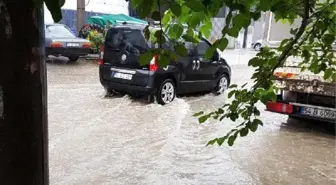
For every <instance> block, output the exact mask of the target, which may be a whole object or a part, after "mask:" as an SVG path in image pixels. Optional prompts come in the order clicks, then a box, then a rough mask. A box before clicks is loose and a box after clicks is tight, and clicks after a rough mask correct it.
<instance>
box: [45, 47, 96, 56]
mask: <svg viewBox="0 0 336 185" xmlns="http://www.w3.org/2000/svg"><path fill="white" fill-rule="evenodd" d="M90 52H91V49H90V48H48V47H47V48H46V54H47V55H62V56H85V55H88V54H90Z"/></svg>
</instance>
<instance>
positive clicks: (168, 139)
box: [47, 61, 336, 185]
mask: <svg viewBox="0 0 336 185" xmlns="http://www.w3.org/2000/svg"><path fill="white" fill-rule="evenodd" d="M237 64H238V65H234V66H232V68H233V77H232V80H233V83H239V84H243V83H245V82H246V81H248V80H249V76H250V74H251V73H252V70H251V69H249V68H248V67H247V66H246V65H244V64H242V63H237ZM47 68H48V69H47V71H48V96H49V98H48V101H49V102H48V103H49V105H48V107H49V110H48V111H49V140H50V143H49V148H50V154H49V155H50V182H51V184H52V185H72V184H73V185H77V184H78V185H96V184H97V185H100V184H106V185H110V184H111V185H114V184H127V185H129V184H130V185H131V184H141V185H142V184H151V185H152V184H153V185H154V184H155V185H175V184H176V185H184V184H185V185H203V184H204V185H215V184H222V185H227V184H228V185H230V184H238V185H249V184H266V185H268V184H270V185H278V184H279V185H280V184H286V185H287V184H293V185H300V184H304V185H313V184H321V185H322V184H323V185H326V184H335V183H336V173H335V170H336V162H335V153H336V152H335V148H336V147H335V144H336V142H335V136H334V135H333V134H329V133H328V132H326V131H325V128H324V127H322V128H321V127H320V126H316V125H317V124H319V123H307V122H305V121H297V120H291V119H289V120H287V117H286V116H283V115H279V114H274V113H269V112H264V111H262V113H261V119H262V120H263V121H264V123H265V124H264V127H261V128H260V129H259V130H258V132H256V133H253V134H250V135H249V136H247V137H244V138H239V139H238V140H237V141H236V143H235V145H234V146H233V147H228V146H227V145H224V146H222V147H218V146H211V147H205V144H206V143H207V141H208V140H210V139H212V138H214V137H218V136H222V135H224V134H226V132H227V131H228V130H229V129H230V128H231V127H233V126H234V125H235V124H237V123H233V122H231V121H228V120H224V121H223V122H222V123H218V122H216V121H214V120H210V121H208V122H207V123H205V124H202V125H200V124H198V122H197V120H196V119H195V118H193V117H192V116H191V115H192V114H193V113H195V112H198V111H200V110H205V111H211V110H214V109H216V108H218V107H219V106H221V105H223V104H224V103H225V102H226V101H227V100H226V94H224V95H221V96H214V95H212V94H206V95H198V96H188V97H179V98H177V99H175V101H174V102H172V103H171V104H168V105H166V106H161V105H158V104H148V103H146V102H145V101H142V100H136V99H132V98H130V97H128V96H124V97H113V98H105V97H104V94H105V92H104V90H103V88H102V87H101V85H100V84H99V80H98V66H97V65H96V64H93V63H88V62H85V61H80V62H79V63H77V64H63V63H59V62H58V63H54V64H48V65H47Z"/></svg>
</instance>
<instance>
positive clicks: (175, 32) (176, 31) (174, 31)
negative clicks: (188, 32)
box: [169, 24, 183, 40]
mask: <svg viewBox="0 0 336 185" xmlns="http://www.w3.org/2000/svg"><path fill="white" fill-rule="evenodd" d="M182 33H183V26H182V25H181V24H173V25H172V26H171V29H169V36H170V37H171V38H173V39H176V40H178V39H179V38H180V37H181V35H182Z"/></svg>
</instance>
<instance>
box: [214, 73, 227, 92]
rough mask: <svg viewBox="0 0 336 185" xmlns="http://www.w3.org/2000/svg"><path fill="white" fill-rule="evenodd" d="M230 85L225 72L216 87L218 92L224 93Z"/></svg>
mask: <svg viewBox="0 0 336 185" xmlns="http://www.w3.org/2000/svg"><path fill="white" fill-rule="evenodd" d="M228 86H229V77H228V76H227V75H225V74H223V75H222V76H221V77H220V78H219V80H218V82H217V86H216V89H215V90H216V93H217V94H223V93H224V92H225V91H226V90H227V89H228Z"/></svg>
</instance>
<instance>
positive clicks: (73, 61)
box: [68, 57, 79, 63]
mask: <svg viewBox="0 0 336 185" xmlns="http://www.w3.org/2000/svg"><path fill="white" fill-rule="evenodd" d="M68 58H69V62H71V63H75V62H77V60H78V59H79V57H68Z"/></svg>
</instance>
